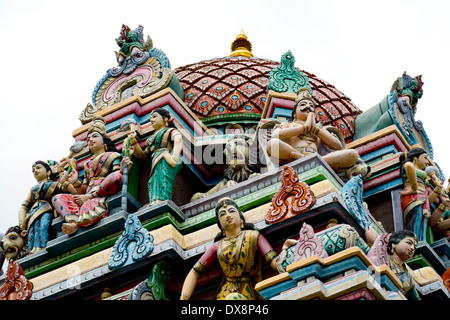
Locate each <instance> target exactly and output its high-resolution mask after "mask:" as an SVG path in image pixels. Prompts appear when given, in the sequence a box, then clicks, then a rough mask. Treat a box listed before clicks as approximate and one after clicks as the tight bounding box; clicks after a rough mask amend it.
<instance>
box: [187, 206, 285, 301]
mask: <svg viewBox="0 0 450 320" xmlns="http://www.w3.org/2000/svg"><path fill="white" fill-rule="evenodd" d="M215 213H216V219H217V225H218V227H219V229H220V233H219V234H218V235H217V236H216V238H215V240H214V243H213V244H212V245H211V246H210V247H209V248H208V250H207V251H206V252H205V253H204V254H203V256H202V257H201V258H200V260H199V261H198V262H197V263H196V264H195V265H194V266H193V268H192V269H191V271H190V272H189V274H188V275H187V277H186V279H185V281H184V285H183V288H182V293H181V298H180V299H181V300H188V299H190V297H191V295H192V293H193V292H194V289H195V287H196V285H197V282H198V279H199V277H200V276H201V275H203V274H204V273H205V272H206V270H208V268H210V267H211V266H213V265H214V264H215V262H218V263H219V265H220V268H221V269H222V271H223V273H224V279H223V281H222V285H221V287H220V290H219V293H218V294H217V297H216V298H217V299H218V300H225V299H245V300H247V299H248V300H257V299H258V298H259V296H258V294H257V292H256V291H255V288H254V287H255V284H256V283H257V282H259V281H261V280H262V275H261V258H264V259H265V261H266V262H267V263H268V264H270V266H271V267H272V268H273V269H275V270H277V266H276V259H275V258H276V256H277V254H276V252H275V250H274V249H273V248H272V246H271V245H270V244H269V242H268V241H267V240H266V239H265V237H264V236H263V235H262V234H260V233H259V232H258V231H256V230H254V226H253V225H252V224H249V223H246V222H245V218H244V215H243V214H242V212H241V210H240V209H239V207H238V205H237V204H236V203H235V202H234V201H233V200H232V199H230V198H222V199H221V200H219V201H218V203H217V205H216V208H215Z"/></svg>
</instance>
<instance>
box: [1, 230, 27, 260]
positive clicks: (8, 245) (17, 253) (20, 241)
mask: <svg viewBox="0 0 450 320" xmlns="http://www.w3.org/2000/svg"><path fill="white" fill-rule="evenodd" d="M0 250H2V251H3V253H4V255H5V258H6V259H7V260H19V259H20V258H23V257H24V256H26V255H27V254H28V237H27V232H26V231H25V230H22V229H21V228H20V227H19V226H15V227H11V228H9V229H8V230H7V231H6V235H5V236H4V237H3V239H2V241H0Z"/></svg>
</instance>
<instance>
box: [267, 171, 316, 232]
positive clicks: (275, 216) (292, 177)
mask: <svg viewBox="0 0 450 320" xmlns="http://www.w3.org/2000/svg"><path fill="white" fill-rule="evenodd" d="M315 202H316V198H315V197H314V193H313V192H312V191H311V189H310V188H309V186H308V184H306V183H305V182H303V181H300V179H299V178H298V175H297V172H296V171H295V170H294V169H292V168H291V167H289V166H284V168H283V171H282V172H281V187H280V189H279V190H278V192H277V193H275V195H274V196H273V198H272V202H271V204H270V207H269V209H268V212H267V214H266V217H265V221H266V223H269V224H273V223H277V222H280V221H283V220H286V219H290V218H292V217H294V216H296V215H299V214H302V213H305V212H307V211H308V210H309V209H310V208H311V207H312V206H313V205H314V203H315Z"/></svg>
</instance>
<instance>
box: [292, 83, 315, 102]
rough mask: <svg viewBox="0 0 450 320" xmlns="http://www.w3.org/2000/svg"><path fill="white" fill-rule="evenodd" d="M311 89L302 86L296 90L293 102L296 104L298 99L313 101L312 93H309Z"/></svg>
mask: <svg viewBox="0 0 450 320" xmlns="http://www.w3.org/2000/svg"><path fill="white" fill-rule="evenodd" d="M310 90H311V89H309V88H307V87H303V88H300V89H298V91H297V98H296V99H295V103H296V104H297V103H298V102H299V101H301V100H305V99H307V100H311V101H313V102H314V100H313V97H312V94H311V91H310Z"/></svg>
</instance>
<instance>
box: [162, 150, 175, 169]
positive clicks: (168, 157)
mask: <svg viewBox="0 0 450 320" xmlns="http://www.w3.org/2000/svg"><path fill="white" fill-rule="evenodd" d="M163 158H164V159H165V160H166V161H167V163H168V164H169V165H170V166H171V167H173V168H175V166H176V165H177V163H178V157H174V156H173V155H171V154H170V152H168V151H165V152H164V153H163Z"/></svg>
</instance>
